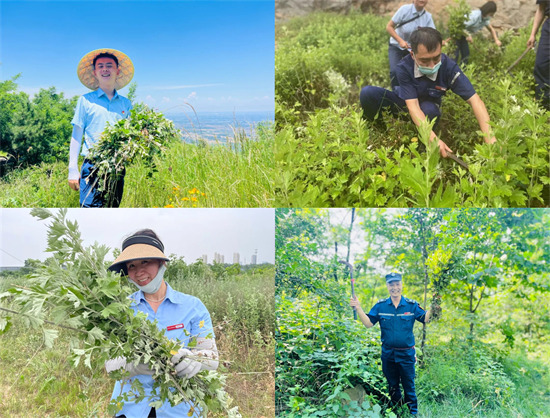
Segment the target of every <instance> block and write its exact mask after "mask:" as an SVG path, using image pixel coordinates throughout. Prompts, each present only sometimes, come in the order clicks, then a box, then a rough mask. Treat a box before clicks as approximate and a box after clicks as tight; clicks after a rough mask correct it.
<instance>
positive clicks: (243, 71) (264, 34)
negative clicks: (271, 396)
mask: <svg viewBox="0 0 550 418" xmlns="http://www.w3.org/2000/svg"><path fill="white" fill-rule="evenodd" d="M0 36H1V38H0V39H1V45H0V46H1V49H0V61H1V65H0V79H1V80H6V79H10V78H11V77H13V76H14V75H16V74H18V73H21V77H20V78H19V79H18V80H17V83H18V85H19V89H20V90H22V91H25V92H27V93H29V94H30V95H32V94H34V93H35V92H37V91H38V90H39V89H40V88H48V87H52V86H53V87H56V88H57V90H58V91H62V92H64V93H65V95H66V96H69V97H72V96H76V95H78V96H80V95H82V94H84V93H87V92H88V91H89V90H88V89H87V88H86V87H84V86H83V85H82V84H81V83H80V81H79V80H78V77H77V75H76V68H77V65H78V62H79V61H80V59H81V58H82V57H83V56H84V55H85V54H86V53H88V52H90V51H92V50H94V49H98V48H114V49H117V50H120V51H122V52H124V53H126V54H127V55H128V56H129V57H130V59H131V60H132V61H133V63H134V66H135V75H134V79H133V81H135V82H137V84H138V88H137V100H138V101H144V102H145V103H147V104H148V105H150V106H153V107H155V108H157V109H160V110H161V111H164V112H170V113H174V112H177V111H185V112H188V111H189V109H190V108H189V106H188V105H186V103H189V104H191V105H192V106H193V107H194V108H195V110H196V111H197V112H208V111H231V112H240V111H254V110H260V111H272V110H273V108H274V0H260V1H229V0H218V1H203V0H194V1H193V0H188V1H167V0H157V1H126V0H119V1H116V0H110V1H93V2H89V1H74V0H66V1H24V0H19V1H10V0H7V1H6V0H2V1H1V2H0ZM127 92H128V87H125V88H124V89H122V90H121V94H123V95H124V94H126V93H127Z"/></svg>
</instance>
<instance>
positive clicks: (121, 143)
mask: <svg viewBox="0 0 550 418" xmlns="http://www.w3.org/2000/svg"><path fill="white" fill-rule="evenodd" d="M179 137H180V132H179V131H178V130H177V129H176V128H175V126H174V123H173V122H172V121H171V120H168V119H166V118H165V117H164V115H163V114H162V113H159V112H155V111H154V110H152V109H150V108H149V107H147V106H146V105H145V104H142V103H139V104H137V105H136V106H135V107H134V108H133V109H132V111H131V112H130V116H129V117H128V118H126V119H121V120H119V121H118V122H116V123H115V124H113V125H109V124H108V125H107V127H106V128H105V130H104V131H103V133H102V135H101V139H100V140H99V142H98V143H97V144H96V145H94V147H93V148H92V149H91V150H90V153H89V156H88V158H89V159H90V160H91V161H93V164H94V173H95V174H96V176H97V180H96V181H97V188H98V190H99V191H103V192H105V193H106V194H107V200H109V199H110V198H111V197H112V196H111V195H112V192H113V190H114V186H115V184H116V181H117V179H118V178H120V177H121V176H123V175H124V170H125V169H126V167H127V166H129V165H131V164H132V163H133V162H134V161H136V160H138V159H139V160H141V161H142V162H143V163H144V164H145V165H146V167H148V169H149V172H148V174H147V176H148V177H152V175H153V173H154V172H156V171H157V168H156V166H155V162H154V157H155V156H158V155H160V154H161V153H162V152H163V151H165V150H166V148H167V146H168V144H169V143H170V142H171V141H173V140H174V139H176V138H179Z"/></svg>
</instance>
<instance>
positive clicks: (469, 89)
mask: <svg viewBox="0 0 550 418" xmlns="http://www.w3.org/2000/svg"><path fill="white" fill-rule="evenodd" d="M414 67H415V62H414V60H413V58H412V57H411V56H410V55H408V56H406V57H405V58H403V59H402V60H401V61H400V62H399V64H398V65H397V67H396V69H395V73H396V75H397V79H398V80H399V89H398V90H397V91H396V93H397V94H398V95H399V97H400V98H401V99H403V100H411V99H418V101H420V102H423V101H426V100H429V101H432V102H434V103H437V104H438V105H440V104H441V98H442V97H443V96H445V94H446V93H447V91H449V90H452V91H453V92H454V93H456V94H458V95H459V96H460V97H462V98H463V99H464V100H468V99H469V98H470V97H472V96H473V95H474V94H475V93H476V91H475V90H474V87H473V86H472V83H470V80H468V77H466V76H465V75H464V73H463V72H462V70H461V69H460V68H459V67H458V65H457V64H456V62H454V61H453V60H452V59H450V58H449V57H448V56H447V55H445V54H441V67H439V71H438V72H437V77H436V78H435V80H432V79H430V78H429V77H427V76H425V75H423V76H421V77H415V74H414Z"/></svg>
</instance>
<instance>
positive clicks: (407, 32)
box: [390, 3, 435, 50]
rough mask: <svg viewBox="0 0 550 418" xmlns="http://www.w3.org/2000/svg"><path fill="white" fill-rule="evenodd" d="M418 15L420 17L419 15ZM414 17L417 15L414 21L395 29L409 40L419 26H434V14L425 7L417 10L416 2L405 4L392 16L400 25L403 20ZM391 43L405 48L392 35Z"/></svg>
mask: <svg viewBox="0 0 550 418" xmlns="http://www.w3.org/2000/svg"><path fill="white" fill-rule="evenodd" d="M417 16H418V17H417ZM413 17H416V19H414V20H413V21H411V22H409V23H405V24H404V25H402V26H399V27H398V28H397V29H395V31H396V32H397V34H398V35H399V36H400V37H401V38H402V39H403V40H405V41H407V42H409V40H410V39H411V34H412V33H413V32H414V31H415V30H416V28H418V27H428V28H434V29H435V25H434V21H433V19H432V15H431V14H430V13H428V12H427V11H426V9H423V10H422V11H420V12H418V11H416V7H414V4H412V3H411V4H406V5H404V6H401V7H400V8H399V9H398V10H397V12H395V14H394V15H393V17H392V18H391V20H392V22H393V23H395V26H397V25H399V24H400V23H402V22H406V21H407V20H410V19H412V18H413ZM390 44H391V45H395V46H396V47H398V48H399V49H401V50H404V49H403V48H401V47H400V46H399V44H398V43H397V41H396V40H395V39H393V37H391V36H390Z"/></svg>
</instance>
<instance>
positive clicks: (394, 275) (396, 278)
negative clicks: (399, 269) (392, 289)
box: [386, 272, 401, 283]
mask: <svg viewBox="0 0 550 418" xmlns="http://www.w3.org/2000/svg"><path fill="white" fill-rule="evenodd" d="M396 281H401V275H400V274H399V273H393V272H392V273H390V274H387V275H386V283H390V282H396Z"/></svg>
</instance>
